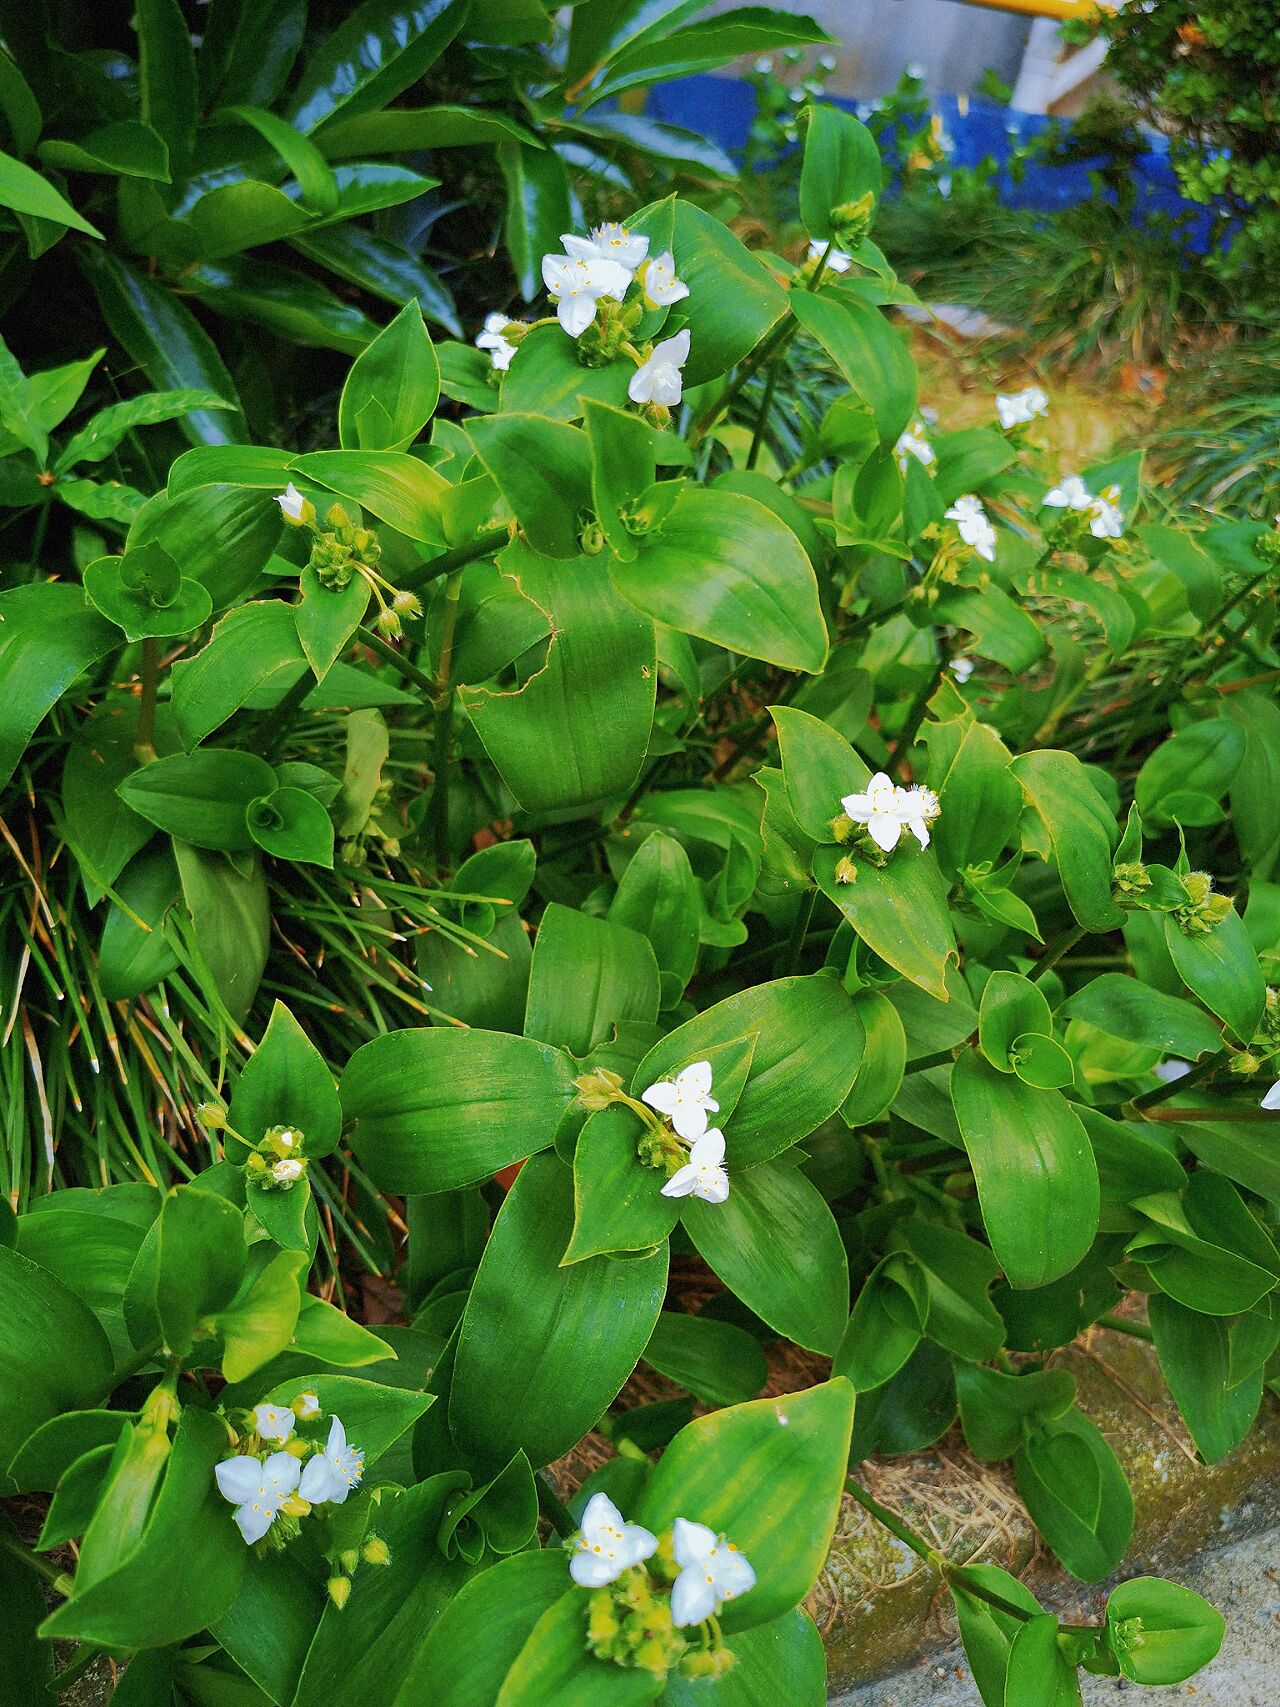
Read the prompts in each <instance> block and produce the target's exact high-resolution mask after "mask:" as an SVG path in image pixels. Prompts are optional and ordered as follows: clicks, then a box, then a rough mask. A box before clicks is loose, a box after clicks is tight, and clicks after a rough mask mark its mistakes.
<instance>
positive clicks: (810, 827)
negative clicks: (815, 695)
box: [769, 705, 871, 843]
mask: <svg viewBox="0 0 1280 1707" xmlns="http://www.w3.org/2000/svg"><path fill="white" fill-rule="evenodd" d="M769 715H770V716H771V717H772V718H773V721H774V723H775V724H776V725H777V730H778V749H779V751H780V753H781V755H782V774H783V777H784V778H785V780H786V784H787V799H788V800H789V801H790V803H791V810H792V812H793V813H794V814H795V819H796V822H797V823H798V824H799V826H800V828H801V829H802V830H803V831H804V832H805V834H806V835H807V836H812V837H813V839H814V841H815V842H825V843H829V842H832V841H833V840H834V839H835V838H834V836H833V835H832V831H831V823H832V820H833V819H834V818H836V817H838V816H839V814H840V812H841V810H842V808H841V805H840V802H841V800H842V799H843V798H844V796H845V795H846V794H856V793H858V792H860V791H861V790H862V789H864V788H865V787H866V786H867V783H868V782H869V781H870V780H871V772H870V771H869V770H868V769H867V767H866V765H865V764H864V763H863V762H862V760H861V759H860V758H859V757H858V755H857V753H855V752H854V750H853V748H852V747H851V746H850V745H849V743H848V741H846V740H845V738H844V737H843V735H840V734H838V733H837V732H836V731H835V730H834V729H833V728H832V727H831V725H830V724H829V723H824V722H822V720H821V719H820V718H817V717H811V716H810V715H809V713H808V712H807V711H797V710H795V708H794V707H792V706H789V705H775V706H771V707H770V708H769Z"/></svg>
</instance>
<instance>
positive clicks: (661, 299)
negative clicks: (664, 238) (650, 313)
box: [640, 249, 689, 308]
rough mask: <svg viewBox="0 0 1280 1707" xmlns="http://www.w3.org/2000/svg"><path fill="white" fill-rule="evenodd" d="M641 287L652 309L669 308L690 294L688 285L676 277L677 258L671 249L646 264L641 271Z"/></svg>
mask: <svg viewBox="0 0 1280 1707" xmlns="http://www.w3.org/2000/svg"><path fill="white" fill-rule="evenodd" d="M640 287H641V289H642V290H643V291H644V299H645V301H646V302H647V303H648V304H649V307H650V308H667V307H669V306H670V304H671V303H673V302H679V301H681V299H682V298H684V297H686V296H688V294H689V287H688V285H687V284H686V283H685V282H684V280H683V279H678V278H677V277H676V258H675V256H674V255H673V254H672V253H671V251H670V249H667V250H664V251H663V253H662V254H661V255H654V256H653V257H652V258H651V259H650V260H648V261H646V262H645V264H644V266H643V267H642V268H641V269H640Z"/></svg>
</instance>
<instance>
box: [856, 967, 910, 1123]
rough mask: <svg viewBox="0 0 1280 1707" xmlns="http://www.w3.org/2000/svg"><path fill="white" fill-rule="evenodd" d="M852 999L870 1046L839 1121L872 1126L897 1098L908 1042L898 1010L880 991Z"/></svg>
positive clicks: (867, 1046) (867, 991)
mask: <svg viewBox="0 0 1280 1707" xmlns="http://www.w3.org/2000/svg"><path fill="white" fill-rule="evenodd" d="M852 999H853V1006H854V1011H855V1012H856V1014H857V1016H858V1018H859V1019H860V1020H861V1021H862V1027H863V1030H864V1031H865V1033H866V1038H867V1042H866V1048H865V1050H864V1052H863V1056H862V1061H861V1064H860V1065H859V1067H858V1072H857V1075H856V1077H855V1078H854V1081H853V1085H852V1087H851V1089H850V1091H849V1094H848V1096H847V1097H846V1098H845V1100H844V1102H843V1103H841V1105H840V1118H841V1120H843V1121H844V1123H845V1125H846V1126H869V1125H870V1124H871V1122H872V1121H874V1120H879V1119H880V1118H881V1116H882V1115H883V1114H884V1112H885V1110H886V1109H887V1108H888V1107H889V1105H890V1103H892V1101H893V1099H894V1098H895V1097H896V1096H897V1094H898V1090H899V1088H900V1086H901V1084H902V1075H903V1069H904V1068H905V1066H906V1058H907V1039H906V1034H905V1032H904V1031H903V1029H902V1019H901V1017H900V1016H899V1013H898V1010H897V1009H896V1008H895V1007H894V1005H893V1003H892V1002H891V1001H890V1000H889V998H888V997H887V996H885V995H884V994H883V993H882V992H881V991H879V990H870V989H864V990H857V991H855V992H854V995H853V998H852Z"/></svg>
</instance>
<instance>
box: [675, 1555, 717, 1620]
mask: <svg viewBox="0 0 1280 1707" xmlns="http://www.w3.org/2000/svg"><path fill="white" fill-rule="evenodd" d="M718 1604H719V1602H718V1600H717V1597H716V1591H715V1585H714V1583H711V1582H708V1580H707V1578H706V1575H705V1574H704V1573H703V1572H701V1571H700V1570H699V1569H698V1567H696V1566H694V1567H691V1568H690V1569H687V1570H683V1571H681V1573H680V1575H679V1576H678V1577H677V1578H676V1580H675V1582H674V1583H673V1584H672V1587H671V1622H672V1623H673V1624H674V1625H675V1626H676V1628H677V1629H678V1630H682V1629H685V1628H686V1627H687V1626H688V1625H690V1624H701V1623H702V1621H703V1619H705V1618H711V1617H713V1616H714V1615H715V1610H716V1607H717V1605H718Z"/></svg>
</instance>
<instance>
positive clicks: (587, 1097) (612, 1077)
mask: <svg viewBox="0 0 1280 1707" xmlns="http://www.w3.org/2000/svg"><path fill="white" fill-rule="evenodd" d="M573 1083H574V1086H575V1088H576V1089H577V1092H578V1102H579V1104H580V1106H581V1107H583V1108H585V1109H586V1110H587V1112H588V1113H589V1114H599V1113H600V1112H601V1110H602V1109H606V1108H608V1107H610V1106H611V1105H612V1104H613V1103H615V1102H625V1101H626V1093H625V1091H624V1090H623V1088H622V1075H621V1074H620V1073H614V1072H611V1071H610V1069H609V1068H608V1067H598V1068H597V1069H596V1071H595V1072H594V1073H584V1074H583V1075H582V1077H581V1078H579V1079H575V1080H574V1081H573Z"/></svg>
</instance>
